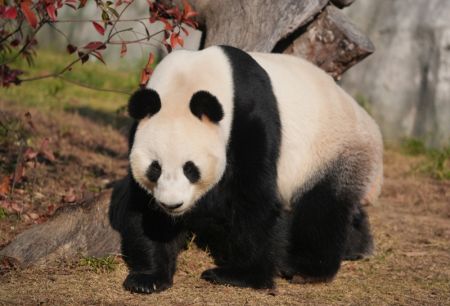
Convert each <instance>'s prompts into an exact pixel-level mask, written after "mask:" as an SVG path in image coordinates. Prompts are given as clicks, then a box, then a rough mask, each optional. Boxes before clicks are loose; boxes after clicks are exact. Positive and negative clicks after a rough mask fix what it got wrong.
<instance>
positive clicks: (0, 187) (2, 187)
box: [0, 176, 11, 197]
mask: <svg viewBox="0 0 450 306" xmlns="http://www.w3.org/2000/svg"><path fill="white" fill-rule="evenodd" d="M10 184H11V180H10V178H9V176H4V177H3V178H2V180H1V181H0V196H3V197H4V196H6V195H7V194H8V193H9V190H10Z"/></svg>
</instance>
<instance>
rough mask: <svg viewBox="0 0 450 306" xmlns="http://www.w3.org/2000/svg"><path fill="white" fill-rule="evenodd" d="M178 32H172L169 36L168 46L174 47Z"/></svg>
mask: <svg viewBox="0 0 450 306" xmlns="http://www.w3.org/2000/svg"><path fill="white" fill-rule="evenodd" d="M177 36H178V34H177V33H172V35H171V36H170V46H171V47H172V48H175V46H176V45H177V43H178V39H177Z"/></svg>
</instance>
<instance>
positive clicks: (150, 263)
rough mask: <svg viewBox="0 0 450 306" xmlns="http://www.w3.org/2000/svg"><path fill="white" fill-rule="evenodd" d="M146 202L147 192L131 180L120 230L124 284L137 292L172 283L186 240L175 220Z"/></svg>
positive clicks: (160, 288) (166, 286)
mask: <svg viewBox="0 0 450 306" xmlns="http://www.w3.org/2000/svg"><path fill="white" fill-rule="evenodd" d="M149 202H150V198H149V195H147V194H146V193H145V191H143V190H141V189H140V187H139V186H136V185H135V182H133V181H132V182H131V184H130V193H129V197H128V203H126V204H127V207H126V209H125V212H124V215H123V221H122V226H121V229H120V234H121V238H122V244H121V247H122V254H123V258H124V260H125V262H126V264H127V266H128V268H129V274H128V276H127V278H126V279H125V281H124V283H123V286H124V288H125V289H127V290H129V291H132V292H138V293H152V292H159V291H163V290H165V289H167V288H169V287H171V286H172V284H173V275H174V273H175V268H176V259H177V255H178V253H179V251H180V250H181V248H182V247H183V245H184V244H185V241H186V240H185V239H184V238H185V235H184V233H183V232H182V231H181V230H180V229H179V227H178V226H177V224H176V223H175V221H174V220H173V219H172V218H170V217H169V216H167V215H166V214H164V213H163V212H162V211H160V210H159V209H158V208H157V207H156V206H155V205H154V207H152V206H151V203H149Z"/></svg>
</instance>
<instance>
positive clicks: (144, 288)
mask: <svg viewBox="0 0 450 306" xmlns="http://www.w3.org/2000/svg"><path fill="white" fill-rule="evenodd" d="M128 111H129V114H130V116H131V117H132V118H134V125H133V127H132V128H131V131H130V152H129V162H130V167H129V174H128V176H127V178H126V179H125V180H124V182H123V184H122V187H121V188H120V191H116V192H115V193H114V194H113V203H115V204H114V205H113V206H114V207H111V210H112V211H111V216H112V217H111V221H112V224H113V227H114V228H116V229H117V230H118V231H119V232H120V234H121V249H122V254H123V258H124V260H125V262H126V264H127V266H128V268H129V274H128V276H127V278H126V279H125V281H124V287H125V289H127V290H129V291H132V292H140V293H152V292H159V291H162V290H164V289H167V288H169V287H171V286H172V283H173V276H174V273H175V269H176V260H177V255H178V254H179V252H180V251H181V250H183V248H184V247H185V245H186V241H187V238H188V237H189V236H190V235H193V234H194V235H195V241H196V242H197V244H198V245H199V246H200V247H204V248H207V249H208V250H209V251H210V254H211V255H212V257H213V258H214V261H215V264H216V267H214V268H212V269H209V270H206V271H204V272H203V273H202V275H201V277H202V278H203V279H205V280H207V281H210V282H212V283H216V284H229V285H234V286H241V287H252V288H271V287H273V286H274V277H275V276H277V275H280V276H282V277H285V278H287V279H292V278H294V277H295V278H294V279H295V280H300V281H301V282H324V281H330V280H332V279H333V278H334V276H335V274H336V273H337V271H338V269H339V267H340V264H341V261H342V260H344V259H357V258H361V257H363V256H366V255H369V254H370V253H371V251H372V247H373V243H372V236H371V233H370V228H369V223H368V220H367V215H366V212H365V209H364V205H365V204H366V203H371V202H374V201H375V199H376V198H377V196H378V194H379V192H380V188H381V183H382V172H383V168H382V151H383V148H382V147H383V145H382V139H381V135H380V131H379V128H378V127H377V125H376V123H375V122H374V121H373V120H372V119H371V118H370V116H369V115H368V114H367V113H366V112H365V111H364V110H363V109H362V108H361V107H360V106H358V104H357V103H356V102H355V101H354V100H353V99H352V98H351V97H350V96H349V95H348V94H346V93H345V92H344V91H343V90H342V89H341V88H340V87H339V86H338V85H337V84H336V83H335V82H334V80H333V79H332V78H330V77H329V76H328V75H327V74H326V73H324V72H323V71H321V70H320V69H319V68H317V67H315V66H314V65H312V64H310V63H308V62H307V61H305V60H303V59H300V58H297V57H293V56H289V55H282V54H263V53H247V52H244V51H242V50H239V49H236V48H233V47H229V46H214V47H209V48H207V49H204V50H201V51H185V50H180V51H175V52H173V53H171V54H170V55H168V56H167V57H165V58H164V59H163V60H162V61H161V63H160V64H159V65H158V66H157V67H156V69H155V71H154V73H153V75H152V78H151V80H150V82H149V83H148V85H147V87H146V88H145V89H140V90H138V91H137V92H135V93H134V94H133V95H132V96H131V98H130V100H129V104H128Z"/></svg>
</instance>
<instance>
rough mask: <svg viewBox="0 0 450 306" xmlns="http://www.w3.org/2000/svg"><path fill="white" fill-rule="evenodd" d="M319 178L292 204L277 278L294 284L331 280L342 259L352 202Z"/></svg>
mask: <svg viewBox="0 0 450 306" xmlns="http://www.w3.org/2000/svg"><path fill="white" fill-rule="evenodd" d="M333 181H334V179H333V177H330V178H323V179H322V180H321V181H320V182H318V183H317V184H316V185H315V186H314V187H313V188H312V189H311V190H309V191H308V192H306V193H305V194H304V195H302V196H301V197H299V198H298V199H297V200H296V201H295V202H294V203H293V210H292V212H291V215H290V217H289V219H290V226H289V229H288V239H289V242H288V245H287V249H286V255H285V258H286V259H285V263H284V264H283V267H282V269H281V270H282V271H281V274H282V276H283V277H285V278H288V279H291V280H292V282H296V283H316V282H328V281H331V280H333V278H334V276H335V275H336V273H337V271H338V270H339V268H340V265H341V261H342V260H343V259H344V257H345V252H346V246H347V244H346V243H347V238H348V234H349V232H350V231H351V221H352V213H353V211H354V207H355V206H356V204H355V203H357V202H356V200H355V199H354V197H353V196H352V195H351V194H343V193H342V192H337V191H336V185H335V184H333Z"/></svg>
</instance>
